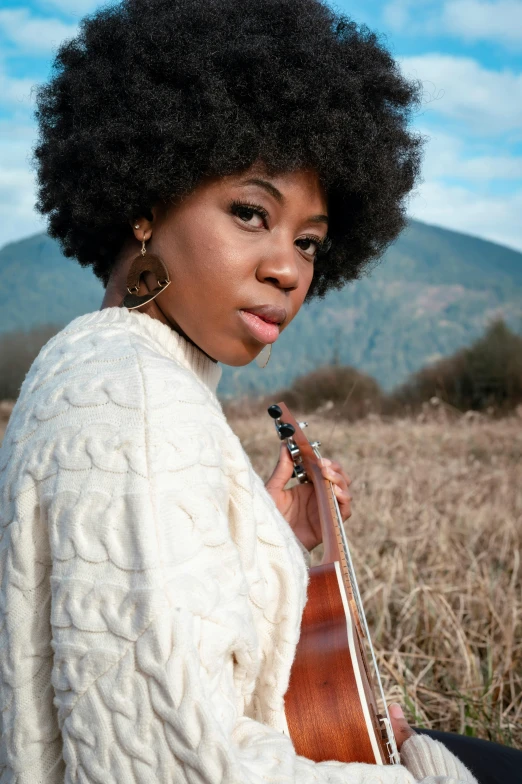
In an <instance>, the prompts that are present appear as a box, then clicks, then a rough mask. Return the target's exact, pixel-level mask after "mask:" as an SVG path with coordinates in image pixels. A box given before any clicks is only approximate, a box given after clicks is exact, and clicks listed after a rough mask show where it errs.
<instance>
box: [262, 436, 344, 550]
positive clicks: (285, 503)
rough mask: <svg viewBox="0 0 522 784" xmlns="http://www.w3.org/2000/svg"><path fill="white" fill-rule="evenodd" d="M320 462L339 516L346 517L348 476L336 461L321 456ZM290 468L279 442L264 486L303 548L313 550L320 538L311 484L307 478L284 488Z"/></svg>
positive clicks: (282, 446)
mask: <svg viewBox="0 0 522 784" xmlns="http://www.w3.org/2000/svg"><path fill="white" fill-rule="evenodd" d="M320 464H321V469H322V473H323V476H324V478H325V479H329V480H330V482H332V484H333V486H334V492H335V496H336V498H337V501H338V504H339V511H340V512H341V517H342V519H343V520H347V519H348V518H349V517H350V515H351V509H350V502H351V500H352V498H351V496H350V494H349V493H348V487H349V485H350V483H351V479H350V477H349V476H348V474H347V473H346V472H345V471H343V469H342V468H341V466H340V464H339V463H336V462H334V461H333V460H327V459H326V458H322V459H321V461H320ZM293 470H294V461H293V460H292V457H291V456H290V452H289V451H288V447H287V446H286V444H285V443H284V442H282V443H281V451H280V453H279V461H278V463H277V465H276V467H275V469H274V473H273V474H272V476H271V477H270V479H269V480H268V482H267V483H266V485H265V487H266V489H267V490H268V492H269V493H270V495H271V496H272V498H273V499H274V501H275V504H276V506H277V508H278V509H279V511H280V512H281V514H282V515H283V517H284V518H285V520H286V521H287V523H288V524H289V525H290V527H291V528H292V530H293V532H294V533H295V535H296V536H297V538H298V539H299V541H300V542H301V543H302V544H303V545H304V546H305V547H306V549H307V550H313V548H314V547H315V546H316V545H318V544H320V543H321V542H322V538H323V536H322V532H321V523H320V520H319V510H318V508H317V500H316V497H315V492H314V486H313V484H312V483H311V482H310V483H306V484H303V485H301V484H299V485H296V486H295V487H291V488H290V489H289V490H285V489H284V488H285V485H286V484H287V482H288V480H289V479H290V478H291V477H292V473H293Z"/></svg>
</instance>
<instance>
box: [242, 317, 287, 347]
mask: <svg viewBox="0 0 522 784" xmlns="http://www.w3.org/2000/svg"><path fill="white" fill-rule="evenodd" d="M239 315H240V316H241V319H242V320H243V323H244V324H246V326H247V327H248V329H249V330H250V332H251V334H252V335H253V336H254V337H255V338H256V340H259V342H260V343H275V341H276V340H277V338H278V337H279V325H278V324H272V323H270V322H268V321H264V319H262V318H261V317H260V316H256V315H255V314H254V313H250V312H249V311H248V310H240V311H239Z"/></svg>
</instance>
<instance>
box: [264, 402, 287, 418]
mask: <svg viewBox="0 0 522 784" xmlns="http://www.w3.org/2000/svg"><path fill="white" fill-rule="evenodd" d="M267 410H268V413H269V415H270V416H271V417H272V419H279V417H280V416H281V414H282V413H283V412H282V411H281V409H280V408H279V406H278V405H277V404H276V403H274V404H273V405H272V406H268V409H267Z"/></svg>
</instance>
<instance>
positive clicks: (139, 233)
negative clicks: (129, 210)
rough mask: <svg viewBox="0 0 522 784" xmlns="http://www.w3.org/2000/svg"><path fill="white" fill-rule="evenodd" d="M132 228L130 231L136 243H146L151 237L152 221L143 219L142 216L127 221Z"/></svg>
mask: <svg viewBox="0 0 522 784" xmlns="http://www.w3.org/2000/svg"><path fill="white" fill-rule="evenodd" d="M129 223H130V225H131V226H132V231H133V233H134V236H135V237H136V239H137V240H138V242H143V240H145V242H147V240H150V238H151V237H152V220H149V219H148V218H145V217H144V216H143V215H142V216H141V217H140V218H135V219H134V220H131V221H129Z"/></svg>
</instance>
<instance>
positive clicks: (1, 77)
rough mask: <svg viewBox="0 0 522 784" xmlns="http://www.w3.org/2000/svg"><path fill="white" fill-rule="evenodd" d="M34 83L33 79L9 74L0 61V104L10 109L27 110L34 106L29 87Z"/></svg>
mask: <svg viewBox="0 0 522 784" xmlns="http://www.w3.org/2000/svg"><path fill="white" fill-rule="evenodd" d="M35 84H36V81H35V80H34V79H25V78H24V79H20V78H17V77H14V76H9V75H8V74H7V73H6V71H5V68H4V66H3V64H2V62H1V61H0V106H9V108H10V109H11V110H12V111H13V110H18V111H19V112H24V113H26V112H28V111H29V110H31V109H32V108H33V106H34V101H33V97H32V93H31V89H32V88H33V87H34V85H35Z"/></svg>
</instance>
